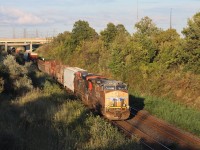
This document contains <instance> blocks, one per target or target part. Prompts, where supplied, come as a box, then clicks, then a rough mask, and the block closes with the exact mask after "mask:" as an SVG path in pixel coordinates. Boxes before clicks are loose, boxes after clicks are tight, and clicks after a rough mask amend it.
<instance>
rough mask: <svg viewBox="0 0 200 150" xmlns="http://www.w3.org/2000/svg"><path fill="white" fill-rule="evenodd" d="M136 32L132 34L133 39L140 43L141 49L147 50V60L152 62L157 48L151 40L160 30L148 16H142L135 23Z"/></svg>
mask: <svg viewBox="0 0 200 150" xmlns="http://www.w3.org/2000/svg"><path fill="white" fill-rule="evenodd" d="M135 28H136V30H137V31H136V33H135V34H134V35H133V36H134V41H136V42H139V43H141V44H142V46H143V49H144V50H147V51H148V57H149V62H150V63H152V62H153V61H154V59H155V57H156V56H157V53H158V49H157V47H156V44H155V43H154V41H153V38H154V37H156V36H157V35H158V34H159V32H160V31H161V30H160V29H159V28H157V27H156V25H155V24H154V23H153V22H152V20H151V19H150V18H149V17H144V18H142V19H141V21H140V22H138V23H136V24H135Z"/></svg>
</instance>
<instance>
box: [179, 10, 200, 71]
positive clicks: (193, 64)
mask: <svg viewBox="0 0 200 150" xmlns="http://www.w3.org/2000/svg"><path fill="white" fill-rule="evenodd" d="M182 33H183V35H185V42H186V44H185V45H184V50H185V52H186V54H185V58H186V63H187V64H186V68H187V69H188V70H192V71H194V72H196V73H200V68H199V66H200V12H198V13H196V14H195V15H194V16H193V17H192V18H191V19H189V20H188V26H187V27H186V28H184V29H183V31H182Z"/></svg>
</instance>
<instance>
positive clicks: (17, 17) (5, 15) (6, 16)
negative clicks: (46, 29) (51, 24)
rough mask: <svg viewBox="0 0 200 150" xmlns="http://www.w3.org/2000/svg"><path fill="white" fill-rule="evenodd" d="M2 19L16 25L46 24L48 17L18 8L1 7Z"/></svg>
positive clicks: (0, 18)
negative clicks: (44, 17)
mask: <svg viewBox="0 0 200 150" xmlns="http://www.w3.org/2000/svg"><path fill="white" fill-rule="evenodd" d="M0 16H1V17H0V20H1V22H6V23H7V24H15V25H38V24H40V25H41V24H46V23H47V22H48V20H47V19H43V18H41V17H40V16H37V15H35V14H32V13H30V12H25V11H23V10H20V9H17V8H10V7H9V9H8V8H5V7H1V8H0Z"/></svg>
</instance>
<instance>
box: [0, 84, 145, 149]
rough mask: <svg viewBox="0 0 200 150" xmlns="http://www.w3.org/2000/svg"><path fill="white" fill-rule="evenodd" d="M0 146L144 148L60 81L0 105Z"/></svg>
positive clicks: (31, 147)
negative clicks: (59, 84) (64, 87)
mask: <svg viewBox="0 0 200 150" xmlns="http://www.w3.org/2000/svg"><path fill="white" fill-rule="evenodd" d="M0 133H1V134H0V149H15V150H18V149H20V150H21V149H29V150H34V149H37V150H62V149H142V147H141V146H140V145H138V144H137V143H136V142H135V141H134V140H130V139H127V138H125V137H124V136H123V135H122V134H120V133H119V131H118V130H117V129H116V128H114V127H113V126H111V125H110V124H109V123H107V122H105V121H104V120H103V119H101V118H100V117H98V116H97V117H95V116H94V115H93V114H91V113H90V112H89V111H88V110H87V109H86V108H85V107H84V106H83V105H82V104H81V102H80V101H79V100H76V99H74V98H73V96H72V95H68V94H66V92H65V90H61V89H60V88H59V86H58V85H55V83H52V82H49V81H47V82H45V84H44V88H43V90H38V89H34V90H33V91H30V92H28V93H27V94H26V95H24V96H23V97H19V98H18V99H16V100H12V101H3V102H1V105H0Z"/></svg>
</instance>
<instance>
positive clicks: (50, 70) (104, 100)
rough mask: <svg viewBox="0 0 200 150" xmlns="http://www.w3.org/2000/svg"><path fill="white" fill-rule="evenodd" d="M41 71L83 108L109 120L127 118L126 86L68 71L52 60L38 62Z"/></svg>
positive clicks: (74, 70)
mask: <svg viewBox="0 0 200 150" xmlns="http://www.w3.org/2000/svg"><path fill="white" fill-rule="evenodd" d="M37 64H38V68H39V70H40V71H42V72H45V73H47V74H49V75H50V76H52V77H53V78H55V79H56V80H57V81H58V82H59V83H60V84H62V85H63V86H64V87H65V88H66V89H69V90H71V91H72V92H74V94H75V95H76V96H78V97H80V98H81V99H82V101H83V102H84V104H86V105H87V106H89V107H90V108H93V109H95V110H97V111H99V112H100V113H101V114H102V115H103V116H105V117H106V118H108V119H110V120H125V119H127V118H128V117H129V115H130V109H129V95H128V90H127V85H126V84H124V83H123V82H121V81H116V80H111V79H107V78H105V77H103V76H101V75H96V74H92V73H88V72H87V71H86V70H84V69H81V68H77V67H69V66H66V65H63V64H61V63H59V62H57V61H55V60H40V59H38V61H37Z"/></svg>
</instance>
